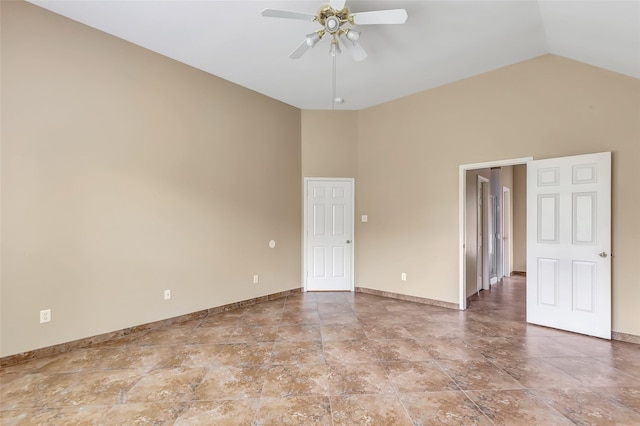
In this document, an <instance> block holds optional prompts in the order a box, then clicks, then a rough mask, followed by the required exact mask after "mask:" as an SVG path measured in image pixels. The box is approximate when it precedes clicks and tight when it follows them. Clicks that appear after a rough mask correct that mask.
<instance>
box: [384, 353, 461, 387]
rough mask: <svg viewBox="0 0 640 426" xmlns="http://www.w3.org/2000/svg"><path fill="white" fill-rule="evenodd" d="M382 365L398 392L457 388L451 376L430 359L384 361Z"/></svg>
mask: <svg viewBox="0 0 640 426" xmlns="http://www.w3.org/2000/svg"><path fill="white" fill-rule="evenodd" d="M383 365H384V367H385V369H386V371H387V375H388V376H389V380H390V381H391V383H392V384H393V386H394V388H395V389H396V390H397V391H398V392H399V393H410V392H440V391H449V390H459V388H458V386H457V385H456V384H455V382H454V381H453V380H452V379H451V377H449V375H448V374H446V373H445V372H444V371H442V369H441V368H440V367H439V366H438V365H437V364H436V363H435V362H432V361H423V362H386V363H384V364H383Z"/></svg>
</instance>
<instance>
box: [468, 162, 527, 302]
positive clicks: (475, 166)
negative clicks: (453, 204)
mask: <svg viewBox="0 0 640 426" xmlns="http://www.w3.org/2000/svg"><path fill="white" fill-rule="evenodd" d="M531 160H533V157H523V158H514V159H508V160H497V161H490V162H485V163H473V164H465V165H461V166H460V167H459V178H458V182H459V191H458V195H459V203H458V206H459V210H458V224H459V232H458V238H459V244H458V247H459V253H458V254H459V256H458V259H459V263H458V266H459V269H458V277H459V292H460V298H459V307H460V309H461V310H465V309H467V288H466V276H467V275H466V274H467V265H466V252H467V247H466V212H467V205H466V196H467V179H466V176H467V171H472V170H479V169H491V168H496V167H506V166H516V165H520V164H526V163H527V162H529V161H531ZM496 207H498V208H499V206H496ZM484 211H485V212H486V211H487V209H486V208H485V209H484ZM485 221H488V218H485ZM497 231H498V232H495V233H498V234H499V232H500V230H497ZM485 234H486V233H485ZM484 239H485V242H486V241H487V238H486V236H485V238H484ZM485 247H486V244H485ZM474 248H475V247H474ZM484 250H488V247H486V248H485V249H484ZM500 251H502V250H500ZM499 263H502V262H499ZM485 265H486V262H485ZM489 272H490V271H489ZM483 274H484V275H487V272H486V271H485V272H483ZM489 279H490V278H489Z"/></svg>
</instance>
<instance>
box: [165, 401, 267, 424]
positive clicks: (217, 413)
mask: <svg viewBox="0 0 640 426" xmlns="http://www.w3.org/2000/svg"><path fill="white" fill-rule="evenodd" d="M258 401H259V400H258V399H242V400H220V401H196V402H194V403H192V404H191V405H190V406H189V407H188V408H187V409H185V410H184V411H183V412H182V414H181V415H180V416H179V417H178V418H177V419H176V421H175V423H174V424H175V425H176V426H178V425H179V426H187V425H191V426H201V425H224V426H251V425H252V424H253V419H254V417H255V414H256V410H257V408H258Z"/></svg>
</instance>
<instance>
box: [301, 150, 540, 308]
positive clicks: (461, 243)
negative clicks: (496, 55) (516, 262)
mask: <svg viewBox="0 0 640 426" xmlns="http://www.w3.org/2000/svg"><path fill="white" fill-rule="evenodd" d="M531 160H533V157H522V158H513V159H510V160H496V161H488V162H486V163H473V164H462V165H460V166H459V171H458V283H459V293H460V298H459V309H460V310H465V309H467V288H466V279H465V277H466V273H467V265H466V260H465V251H466V247H465V241H466V232H465V226H466V218H465V216H466V214H465V212H466V211H467V210H466V208H467V205H466V204H467V202H466V193H467V192H466V191H467V182H466V180H467V179H466V177H467V175H466V173H467V170H476V169H486V168H491V167H503V166H516V165H519V164H526V163H527V162H529V161H531ZM305 226H306V225H305Z"/></svg>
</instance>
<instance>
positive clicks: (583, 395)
mask: <svg viewBox="0 0 640 426" xmlns="http://www.w3.org/2000/svg"><path fill="white" fill-rule="evenodd" d="M534 393H535V395H537V396H538V397H539V398H540V399H541V400H543V401H545V402H546V403H547V404H549V405H550V406H552V407H553V408H555V409H556V410H558V411H559V412H560V413H562V414H564V415H565V416H566V417H568V418H569V419H571V420H572V421H573V422H575V423H577V424H598V425H638V424H640V413H638V412H636V411H633V410H631V409H629V408H628V407H626V406H625V405H623V404H620V403H618V402H617V401H615V400H613V399H611V398H609V397H608V395H606V394H605V393H603V392H598V391H597V390H592V389H585V388H565V389H539V390H535V391H534ZM639 403H640V400H639Z"/></svg>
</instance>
